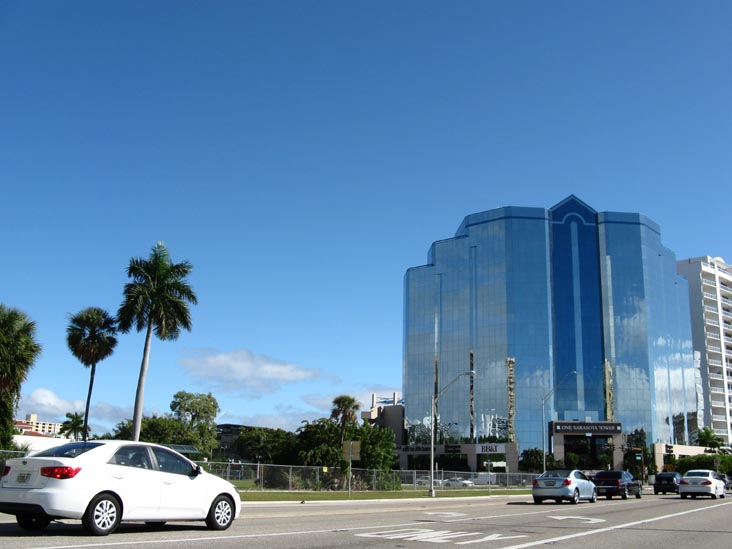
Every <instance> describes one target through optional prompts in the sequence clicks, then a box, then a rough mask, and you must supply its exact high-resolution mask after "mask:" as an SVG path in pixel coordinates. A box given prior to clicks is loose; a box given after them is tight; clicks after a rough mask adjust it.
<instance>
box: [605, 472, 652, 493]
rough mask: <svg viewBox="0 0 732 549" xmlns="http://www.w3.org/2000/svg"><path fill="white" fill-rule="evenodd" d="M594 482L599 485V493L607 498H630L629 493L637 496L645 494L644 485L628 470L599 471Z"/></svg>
mask: <svg viewBox="0 0 732 549" xmlns="http://www.w3.org/2000/svg"><path fill="white" fill-rule="evenodd" d="M593 482H594V483H595V486H597V495H598V496H605V497H606V498H607V499H612V497H613V496H620V497H621V498H623V499H628V496H629V495H634V496H635V497H636V498H640V497H642V496H643V485H642V484H641V482H640V481H639V480H636V479H635V478H634V477H633V475H631V474H630V473H629V472H628V471H599V472H598V473H596V474H595V477H594V479H593Z"/></svg>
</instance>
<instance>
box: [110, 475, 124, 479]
mask: <svg viewBox="0 0 732 549" xmlns="http://www.w3.org/2000/svg"><path fill="white" fill-rule="evenodd" d="M112 476H113V477H114V478H116V479H117V480H124V479H125V477H124V476H122V475H112Z"/></svg>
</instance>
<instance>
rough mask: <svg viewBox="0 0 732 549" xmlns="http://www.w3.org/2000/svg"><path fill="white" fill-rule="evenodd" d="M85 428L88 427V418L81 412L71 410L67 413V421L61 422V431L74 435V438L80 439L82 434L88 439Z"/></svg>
mask: <svg viewBox="0 0 732 549" xmlns="http://www.w3.org/2000/svg"><path fill="white" fill-rule="evenodd" d="M85 429H88V427H87V424H86V418H84V416H83V415H81V414H80V413H79V412H69V413H67V414H66V421H64V422H63V423H62V424H61V429H59V433H60V434H62V435H65V436H70V437H73V438H74V440H79V435H80V434H81V435H82V436H83V437H84V440H86V438H87V437H86V434H84V430H85Z"/></svg>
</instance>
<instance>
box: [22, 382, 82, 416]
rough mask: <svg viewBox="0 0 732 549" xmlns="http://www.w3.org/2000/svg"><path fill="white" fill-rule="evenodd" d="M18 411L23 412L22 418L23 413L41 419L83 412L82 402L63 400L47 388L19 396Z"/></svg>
mask: <svg viewBox="0 0 732 549" xmlns="http://www.w3.org/2000/svg"><path fill="white" fill-rule="evenodd" d="M18 411H19V412H23V416H22V417H23V418H25V414H36V415H38V419H39V420H41V421H62V420H64V419H66V414H67V413H69V412H81V413H84V402H83V401H81V400H64V399H62V398H61V397H59V396H58V395H57V394H56V393H54V392H53V391H51V390H49V389H36V390H35V391H33V392H32V393H31V394H30V395H27V396H25V395H24V396H22V397H21V399H20V403H19V405H18ZM89 415H91V414H89Z"/></svg>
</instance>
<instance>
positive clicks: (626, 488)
mask: <svg viewBox="0 0 732 549" xmlns="http://www.w3.org/2000/svg"><path fill="white" fill-rule="evenodd" d="M620 497H621V498H623V499H628V487H627V486H626V487H625V488H623V493H622V494H620Z"/></svg>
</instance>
